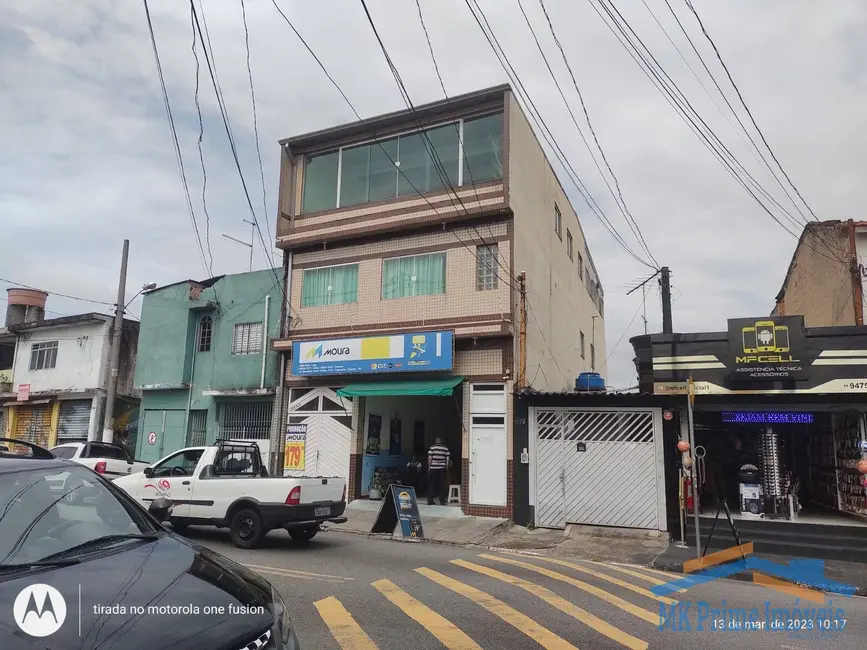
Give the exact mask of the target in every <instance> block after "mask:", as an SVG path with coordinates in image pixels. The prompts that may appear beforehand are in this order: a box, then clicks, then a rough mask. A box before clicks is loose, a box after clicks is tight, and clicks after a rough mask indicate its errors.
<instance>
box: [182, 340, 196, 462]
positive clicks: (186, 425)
mask: <svg viewBox="0 0 867 650" xmlns="http://www.w3.org/2000/svg"><path fill="white" fill-rule="evenodd" d="M198 327H199V326H198V325H196V334H198ZM196 343H197V336H196V335H194V336H193V361H192V363H191V364H190V388H189V390H188V391H187V410H186V412H185V413H184V441H185V442H184V447H186V446H187V443H186V439H187V434H188V433H189V431H190V409H191V408H192V405H193V379H194V378H195V376H196Z"/></svg>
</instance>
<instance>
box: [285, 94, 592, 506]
mask: <svg viewBox="0 0 867 650" xmlns="http://www.w3.org/2000/svg"><path fill="white" fill-rule="evenodd" d="M281 148H282V162H281V170H280V198H279V206H280V215H279V219H278V225H277V233H276V234H277V245H278V247H279V248H281V249H282V250H283V251H284V272H285V274H286V286H287V292H286V301H287V302H288V304H287V305H284V307H285V309H284V311H285V314H284V326H283V334H282V337H281V339H280V340H278V341H276V342H275V344H274V346H275V348H276V349H277V350H279V351H282V352H283V353H284V355H285V363H284V364H283V367H284V368H285V374H284V390H283V396H282V398H281V403H282V409H283V412H284V413H285V416H286V421H285V422H283V423H281V430H283V429H284V427H283V426H282V425H288V426H289V428H290V430H294V431H297V432H300V434H299V435H301V436H306V441H305V446H306V460H305V463H304V465H305V467H304V468H303V469H302V468H297V467H296V468H294V469H286V471H287V472H289V473H291V472H295V473H300V472H307V473H310V472H311V471H316V469H317V468H316V466H315V465H314V464H313V463H314V462H318V463H319V466H318V469H319V471H320V473H321V471H322V468H323V467H325V468H328V469H329V470H330V471H333V472H335V473H341V472H345V473H346V475H348V476H349V494H348V497H349V499H350V500H352V499H354V498H361V497H364V496H371V495H372V494H373V493H372V492H371V490H372V489H374V490H375V488H376V485H377V480H376V476H377V475H384V474H385V473H387V472H392V474H391V476H392V478H393V477H394V476H395V475H400V474H402V473H403V472H404V470H405V465H406V462H407V461H408V460H409V459H411V457H412V456H416V457H418V458H419V459H421V460H422V461H424V460H426V449H427V447H428V446H429V445H430V444H431V443H432V441H433V439H434V438H435V437H443V438H445V439H446V440H445V441H446V444H447V446H449V448H450V451H451V453H452V457H453V461H454V462H453V468H452V469H451V471H450V472H449V486H454V487H453V488H451V487H450V489H449V492H450V493H451V496H452V500H453V501H457V502H459V503H460V506H461V507H462V508H463V510H464V512H466V513H468V514H477V515H486V516H501V517H511V515H512V505H513V504H512V475H513V467H514V463H517V462H521V458H520V454H521V451H522V450H518V449H513V446H514V445H513V438H512V429H513V424H514V423H513V421H512V420H513V417H512V395H513V393H514V391H515V390H516V389H519V388H521V387H522V385H523V387H531V388H535V389H537V390H547V391H559V390H571V389H574V384H575V379H576V377H577V376H578V374H579V373H581V372H585V371H591V370H593V369H594V368H596V367H599V366H602V365H604V360H605V355H606V352H605V321H604V294H603V290H602V287H601V282H600V280H599V275H598V272H597V270H596V268H595V266H594V263H593V259H592V257H591V255H590V252H589V249H588V246H587V242H586V240H585V237H584V233H583V230H582V228H581V225H580V222H579V220H578V216H577V214H576V212H575V210H574V208H573V207H572V206H571V204H570V202H569V199H568V197H567V195H566V193H565V191H564V189H563V187H562V186H561V184H560V183H559V181H558V179H557V177H556V175H555V173H554V171H553V169H552V167H551V165H550V164H549V162H548V160H547V159H546V156H545V154H544V151H543V150H542V148H541V146H540V144H539V142H538V141H537V139H536V137H535V135H534V133H533V130H532V128H531V127H530V125H529V123H528V121H527V119H526V117H525V116H524V113H523V111H522V110H521V108H520V107H519V105H518V102H517V101H516V99H515V97H514V95H513V94H512V92H511V91H510V89H509V87H508V86H500V87H496V88H491V89H487V90H483V91H479V92H476V93H472V94H469V95H464V96H461V97H455V98H452V99H450V100H449V101H444V102H438V103H435V104H430V105H425V106H419V107H416V109H415V111H413V112H408V111H404V112H400V113H393V114H388V115H384V116H380V117H376V118H371V119H369V120H365V121H364V122H358V123H353V124H348V125H344V126H340V127H336V128H333V129H328V130H326V131H321V132H317V133H312V134H307V135H303V136H299V137H293V138H290V139H287V140H284V141H282V142H281ZM404 338H405V341H406V345H407V346H410V345H414V342H415V341H416V340H419V341H422V343H421V346H422V347H421V348H420V350H422V351H424V352H425V354H430V353H429V352H427V350H428V348H427V347H425V346H432V345H433V340H436V341H437V344H436V345H437V355H439V354H440V349H439V346H440V342H441V341H448V342H449V344H450V345H451V346H452V347H451V349H450V350H448V351H446V352H443V353H442V356H441V357H439V356H438V359H437V361H436V363H438V364H440V365H436V363H435V365H436V370H435V371H434V370H431V371H428V372H417V371H409V372H408V371H407V370H410V366H411V365H412V363H413V362H412V361H410V360H409V359H410V357H409V356H407V357H406V359H407V360H408V361H406V362H405V363H401V362H400V359H399V358H397V357H394V350H395V348H394V347H392V348H391V349H392V357H394V358H391V357H388V356H387V355H385V356H383V355H382V354H380V355H379V356H378V357H377V356H376V354H374V353H371V352H369V351H370V350H374V349H382V348H381V346H382V345H386V346H387V345H388V343H387V341H392V343H391V345H392V346H395V345H398V346H401V345H403V343H401V341H403V340H404ZM377 346H379V347H377ZM317 349H318V352H317ZM323 349H324V350H325V352H324V353H323V352H322V350H323ZM302 350H305V351H306V352H304V355H305V356H304V358H303V359H302V358H300V357H299V355H300V354H301V351H302ZM401 350H403V348H401ZM329 352H334V353H337V354H338V355H340V354H344V358H345V359H348V361H345V362H344V363H342V364H341V363H336V364H334V363H330V362H329V363H320V364H318V365H317V362H319V361H322V359H321V358H315V359H314V356H315V355H316V354H327V353H329ZM406 352H407V354H410V353H409V351H408V349H407V351H406ZM371 354H373V355H374V356H371ZM362 359H363V360H365V363H361V360H362ZM370 359H373V360H374V363H373V364H372V365H373V366H376V365H377V364H376V360H377V359H379V360H381V361H385V362H386V363H380V364H379V366H380V367H378V368H376V369H375V371H370V372H368V371H365V368H366V367H367V366H368V365H370V364H367V363H366V362H367V360H370ZM353 364H355V365H353ZM442 364H445V366H444V365H442ZM446 366H447V367H446ZM433 367H434V366H432V368H433ZM415 369H417V366H414V367H413V370H415ZM450 378H452V379H453V382H454V386H453V387H451V389H449V388H448V387H446V388H442V389H441V390H440V389H435V388H431V387H430V384H431V382H432V381H440V382H445V383H446V384H448V383H449V380H450ZM371 387H372V388H371ZM435 390H440V392H438V393H436V394H435V395H434V394H433V393H431V391H435ZM447 390H451V391H452V392H451V394H449V395H446V392H447ZM364 391H367V393H366V394H363V395H362V394H360V392H364ZM371 391H373V392H371ZM377 391H379V392H377ZM401 391H405V392H404V393H402V392H401ZM420 391H421V392H420ZM424 391H428V392H424ZM425 400H427V401H425ZM437 400H438V401H437ZM432 405H433V406H432ZM293 427H294V429H293ZM395 430H397V432H398V433H397V437H395V435H396V434H395ZM401 436H402V439H403V440H402V441H401V440H399V439H398V438H399V437H401ZM410 439H412V440H411V443H412V444H410ZM380 441H382V442H380ZM379 445H382V446H379ZM386 446H388V447H389V448H388V450H387V451H388V453H387V454H386V453H385V452H386V449H385V447H386ZM284 467H285V465H284ZM423 482H424V481H423V480H422V483H423ZM458 486H459V488H460V489H457V487H458ZM420 498H421V497H420Z"/></svg>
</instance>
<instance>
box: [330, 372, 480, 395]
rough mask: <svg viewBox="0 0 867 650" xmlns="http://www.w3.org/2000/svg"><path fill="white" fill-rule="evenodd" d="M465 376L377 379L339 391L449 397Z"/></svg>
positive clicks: (340, 392)
mask: <svg viewBox="0 0 867 650" xmlns="http://www.w3.org/2000/svg"><path fill="white" fill-rule="evenodd" d="M463 380H464V378H463V377H444V378H438V379H419V380H413V381H376V382H369V383H364V384H349V385H348V386H346V387H345V388H341V389H340V390H338V391H337V394H338V395H340V397H384V396H386V395H428V396H434V397H448V396H449V395H451V394H452V392H453V391H454V389H455V386H457V385H458V384H460V383H461V382H462V381H463Z"/></svg>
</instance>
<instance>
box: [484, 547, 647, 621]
mask: <svg viewBox="0 0 867 650" xmlns="http://www.w3.org/2000/svg"><path fill="white" fill-rule="evenodd" d="M479 557H481V558H484V559H486V560H492V561H494V562H503V563H504V564H512V565H514V566H518V567H521V568H522V569H527V570H528V571H534V572H536V573H539V574H541V575H543V576H547V577H549V578H553V579H554V580H559V581H560V582H565V583H566V584H567V585H572V586H573V587H578V589H580V590H581V591H586V592H587V593H588V594H593V595H594V596H596V597H597V598H600V599H602V600H604V601H605V602H607V603H610V604H611V605H614V606H615V607H619V608H620V609H622V610H623V611H624V612H629V613H630V614H632V615H633V616H637V617H638V618H640V619H643V620H645V621H647V622H648V623H650V624H652V625H659V613H658V612H657V613H654V612H651V611H650V610H649V609H644V608H643V607H639V606H638V605H633V604H632V603H630V602H629V601H628V600H623V599H622V598H620V597H619V596H615V595H614V594H610V593H608V592H607V591H605V590H604V589H600V588H599V587H597V586H595V585H591V584H588V583H586V582H581V581H580V580H576V579H575V578H573V577H571V576H567V575H564V574H562V573H557V572H556V571H551V570H550V569H546V568H545V567H541V566H538V565H536V564H530V563H529V562H520V561H518V560H512V559H510V558H505V557H497V556H494V555H487V554H484V553H483V554H482V555H480V556H479Z"/></svg>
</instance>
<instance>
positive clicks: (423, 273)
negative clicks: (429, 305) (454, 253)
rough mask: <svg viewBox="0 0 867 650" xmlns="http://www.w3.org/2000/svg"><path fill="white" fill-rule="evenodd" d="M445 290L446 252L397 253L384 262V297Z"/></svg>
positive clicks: (424, 293)
mask: <svg viewBox="0 0 867 650" xmlns="http://www.w3.org/2000/svg"><path fill="white" fill-rule="evenodd" d="M445 292H446V254H445V253H431V254H430V255H413V256H411V257H395V258H392V259H388V260H383V262H382V299H383V300H392V299H394V298H409V297H411V296H432V295H436V294H440V293H445Z"/></svg>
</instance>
